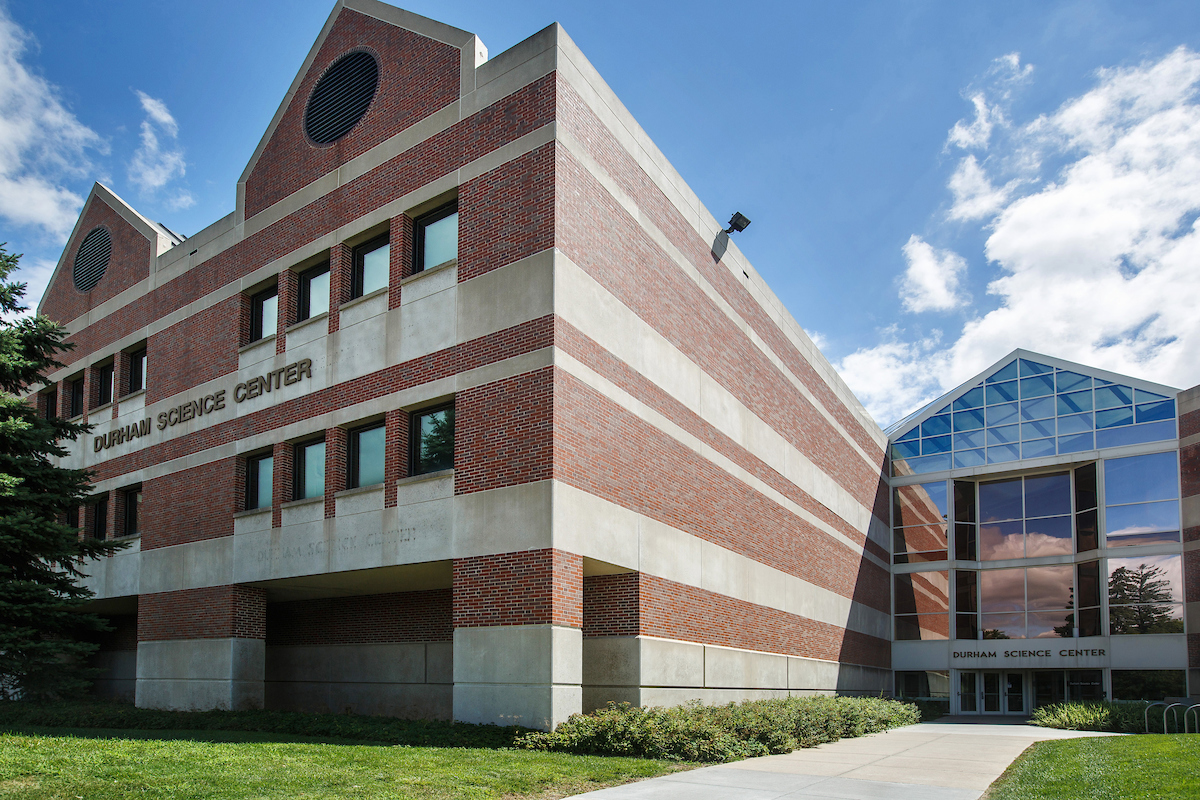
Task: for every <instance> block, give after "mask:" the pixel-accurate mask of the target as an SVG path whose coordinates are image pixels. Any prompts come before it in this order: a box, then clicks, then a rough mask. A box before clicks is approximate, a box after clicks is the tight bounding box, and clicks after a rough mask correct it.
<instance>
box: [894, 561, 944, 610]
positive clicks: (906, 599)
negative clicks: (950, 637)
mask: <svg viewBox="0 0 1200 800" xmlns="http://www.w3.org/2000/svg"><path fill="white" fill-rule="evenodd" d="M895 587H896V600H895V608H896V613H897V614H934V613H942V614H944V613H946V612H948V611H949V610H950V573H949V571H947V570H937V571H933V572H910V573H906V574H903V575H897V576H896V577H895Z"/></svg>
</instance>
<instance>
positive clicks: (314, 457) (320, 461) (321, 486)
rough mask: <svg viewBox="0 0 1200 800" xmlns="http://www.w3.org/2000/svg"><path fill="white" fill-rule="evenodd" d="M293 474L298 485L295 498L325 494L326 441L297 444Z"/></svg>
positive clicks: (295, 488)
mask: <svg viewBox="0 0 1200 800" xmlns="http://www.w3.org/2000/svg"><path fill="white" fill-rule="evenodd" d="M292 474H293V475H295V481H296V485H295V486H294V487H293V492H292V499H293V500H307V499H308V498H310V497H321V496H323V495H324V494H325V441H324V440H321V441H319V442H306V443H304V444H298V445H296V455H295V463H293V464H292Z"/></svg>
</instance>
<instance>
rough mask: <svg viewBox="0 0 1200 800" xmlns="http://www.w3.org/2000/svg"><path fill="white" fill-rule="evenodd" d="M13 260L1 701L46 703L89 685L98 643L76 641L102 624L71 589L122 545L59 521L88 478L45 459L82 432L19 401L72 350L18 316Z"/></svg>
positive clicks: (0, 310)
mask: <svg viewBox="0 0 1200 800" xmlns="http://www.w3.org/2000/svg"><path fill="white" fill-rule="evenodd" d="M19 259H20V256H19V255H13V254H10V253H8V252H7V251H5V250H4V245H3V244H0V699H19V698H25V699H44V698H49V697H56V696H65V695H69V694H72V693H76V692H79V691H81V690H82V689H84V688H86V686H87V685H88V681H87V677H88V675H89V672H90V671H89V670H88V669H86V660H87V657H88V656H89V655H90V654H91V653H92V652H94V651H95V649H96V646H95V645H94V644H90V643H88V642H85V641H81V640H80V638H79V637H80V636H81V635H86V634H87V633H88V632H90V631H97V630H104V629H105V623H104V621H103V620H101V618H99V617H97V616H95V615H91V614H84V613H81V612H80V610H79V609H80V607H81V606H82V605H83V603H85V602H86V601H87V599H88V598H89V597H91V594H92V593H91V592H90V591H88V590H87V589H85V588H84V587H82V586H80V585H79V584H78V583H77V580H78V579H79V578H80V577H81V576H82V573H81V572H80V567H81V566H82V565H83V563H84V562H85V561H86V560H87V559H89V558H94V557H98V556H104V555H107V554H110V553H112V552H114V551H116V550H118V549H120V547H121V546H122V545H120V544H117V543H114V542H100V541H97V540H95V539H84V540H80V538H79V535H78V531H77V530H76V529H75V528H72V527H68V526H67V525H65V524H63V523H62V522H61V521H60V520H62V519H63V518H64V517H65V514H66V511H67V509H68V508H70V507H72V506H76V507H77V506H79V505H80V504H81V503H82V502H83V500H84V498H85V497H86V494H87V491H88V488H89V482H88V478H89V475H88V473H87V472H85V471H84V470H73V469H62V468H60V467H57V466H55V465H54V464H53V463H52V462H51V460H50V459H51V458H52V457H57V456H65V455H66V454H67V451H66V450H65V449H64V448H63V447H62V446H61V445H60V444H59V441H60V440H63V439H68V440H74V439H76V438H77V437H78V436H79V435H80V434H82V433H86V432H87V431H88V430H89V427H88V426H85V425H80V424H78V423H71V422H67V421H66V420H62V419H57V418H54V417H53V416H52V417H51V418H50V419H44V418H42V417H41V416H40V415H39V414H38V413H37V409H36V408H34V406H32V405H30V404H29V403H28V402H26V401H25V400H24V399H23V397H24V396H25V395H26V394H28V392H29V391H30V390H31V389H32V388H33V387H34V386H35V385H45V383H46V382H45V381H44V380H43V376H44V375H46V374H47V373H49V372H50V371H52V370H54V369H56V368H58V367H61V366H62V364H60V363H59V362H58V361H57V360H56V356H57V355H58V354H59V353H61V352H63V351H65V350H68V349H70V347H71V345H69V344H66V343H64V342H63V339H64V338H65V337H66V335H67V334H66V330H65V329H64V328H63V327H62V326H60V325H58V324H56V323H54V322H51V321H50V320H49V319H47V318H46V317H28V316H24V317H20V316H17V315H18V314H20V313H21V312H23V311H25V310H26V308H25V307H24V306H23V305H21V301H22V298H23V297H24V296H25V284H24V283H15V282H11V281H9V280H8V276H9V275H10V274H11V273H12V272H13V270H15V269H16V268H17V262H18V260H19Z"/></svg>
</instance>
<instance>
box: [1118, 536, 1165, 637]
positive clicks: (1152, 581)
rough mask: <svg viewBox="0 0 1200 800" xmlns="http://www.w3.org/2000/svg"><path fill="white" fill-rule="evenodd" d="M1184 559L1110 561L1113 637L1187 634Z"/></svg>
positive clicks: (1139, 558)
mask: <svg viewBox="0 0 1200 800" xmlns="http://www.w3.org/2000/svg"><path fill="white" fill-rule="evenodd" d="M1182 562H1183V558H1182V556H1179V555H1166V556H1136V557H1131V558H1110V559H1109V560H1108V628H1109V631H1108V632H1109V633H1110V634H1111V635H1113V636H1118V635H1121V634H1131V633H1183V563H1182Z"/></svg>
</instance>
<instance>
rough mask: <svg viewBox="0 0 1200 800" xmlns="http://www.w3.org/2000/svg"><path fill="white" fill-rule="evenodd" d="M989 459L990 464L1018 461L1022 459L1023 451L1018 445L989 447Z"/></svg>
mask: <svg viewBox="0 0 1200 800" xmlns="http://www.w3.org/2000/svg"><path fill="white" fill-rule="evenodd" d="M987 457H988V463H989V464H1003V463H1004V462H1005V461H1016V460H1017V459H1018V458H1020V457H1021V451H1020V448H1019V446H1018V445H1015V444H1002V445H997V446H996V447H989V448H988V449H987Z"/></svg>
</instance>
